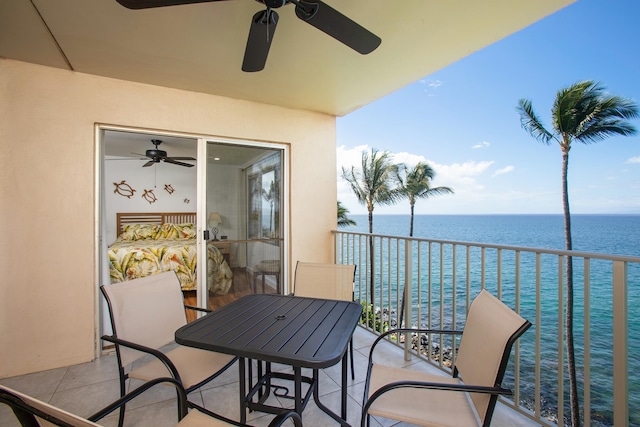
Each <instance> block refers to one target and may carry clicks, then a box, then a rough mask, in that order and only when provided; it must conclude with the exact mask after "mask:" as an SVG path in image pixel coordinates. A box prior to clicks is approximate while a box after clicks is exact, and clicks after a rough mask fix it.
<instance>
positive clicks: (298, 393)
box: [293, 366, 302, 416]
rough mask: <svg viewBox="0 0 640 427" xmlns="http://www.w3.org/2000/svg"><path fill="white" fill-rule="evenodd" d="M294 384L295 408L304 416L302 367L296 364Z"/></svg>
mask: <svg viewBox="0 0 640 427" xmlns="http://www.w3.org/2000/svg"><path fill="white" fill-rule="evenodd" d="M293 386H294V393H293V394H294V396H295V409H296V412H297V413H298V414H300V415H301V416H302V368H300V367H299V366H294V368H293Z"/></svg>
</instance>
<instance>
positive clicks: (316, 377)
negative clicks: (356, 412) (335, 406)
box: [313, 352, 351, 427]
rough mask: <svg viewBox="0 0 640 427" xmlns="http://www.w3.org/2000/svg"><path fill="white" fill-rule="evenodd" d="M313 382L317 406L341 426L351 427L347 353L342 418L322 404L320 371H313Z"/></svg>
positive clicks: (343, 363) (343, 367)
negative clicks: (348, 416)
mask: <svg viewBox="0 0 640 427" xmlns="http://www.w3.org/2000/svg"><path fill="white" fill-rule="evenodd" d="M313 382H314V383H315V388H314V390H313V400H315V402H316V405H317V406H318V408H320V409H321V410H322V411H323V412H324V413H326V414H327V415H329V416H330V417H331V418H333V419H334V420H336V421H337V422H339V423H340V425H341V426H344V427H351V426H350V425H349V424H348V423H347V352H345V353H344V356H342V394H341V408H340V415H341V416H340V417H339V416H338V414H336V413H334V412H333V411H332V410H331V409H329V408H327V407H326V406H324V404H322V402H320V392H319V390H318V384H319V382H320V379H319V375H318V370H317V369H314V370H313Z"/></svg>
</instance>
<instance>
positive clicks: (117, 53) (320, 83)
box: [0, 0, 574, 116]
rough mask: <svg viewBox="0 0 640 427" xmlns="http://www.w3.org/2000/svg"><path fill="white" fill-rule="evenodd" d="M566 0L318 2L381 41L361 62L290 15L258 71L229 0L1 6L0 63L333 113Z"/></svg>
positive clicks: (245, 10)
mask: <svg viewBox="0 0 640 427" xmlns="http://www.w3.org/2000/svg"><path fill="white" fill-rule="evenodd" d="M573 1H574V0H535V1H524V0H520V1H515V0H395V1H389V0H325V2H326V3H327V4H329V5H331V6H332V7H334V8H335V9H337V10H339V11H340V12H342V13H343V14H345V15H346V16H348V17H350V18H351V19H353V20H354V21H356V22H358V23H359V24H361V25H362V26H364V27H366V28H367V29H369V30H370V31H372V32H373V33H375V34H376V35H378V36H379V37H380V38H382V44H381V46H380V47H379V48H378V49H377V50H375V51H374V52H373V53H371V54H369V55H360V54H359V53H357V52H355V51H353V50H351V49H349V48H348V47H346V46H344V45H343V44H341V43H339V42H338V41H336V40H334V39H332V38H331V37H329V36H327V35H326V34H324V33H322V32H321V31H319V30H317V29H316V28H314V27H312V26H310V25H308V24H307V23H305V22H303V21H301V20H300V19H298V18H297V17H296V16H295V11H294V7H293V5H286V6H284V7H282V8H280V9H278V13H279V15H280V21H279V23H278V27H277V31H276V34H275V36H274V39H273V44H272V47H271V51H270V53H269V57H268V59H267V64H266V67H265V69H264V70H263V71H261V72H256V73H244V72H242V71H241V69H240V67H241V64H242V58H243V55H244V48H245V45H246V40H247V35H248V32H249V25H250V22H251V17H252V16H253V14H254V13H256V12H257V11H259V10H261V9H263V8H264V6H263V5H262V4H260V3H258V2H256V1H253V0H229V1H215V2H210V3H199V4H191V5H181V6H171V7H164V8H155V9H147V10H130V9H126V8H124V7H123V6H121V5H120V4H118V3H117V2H116V0H0V57H6V58H12V59H16V60H20V61H25V62H32V63H36V64H42V65H47V66H52V67H59V68H64V69H72V70H75V71H78V72H82V73H89V74H95V75H100V76H106V77H112V78H117V79H123V80H130V81H136V82H143V83H148V84H153V85H159V86H165V87H171V88H178V89H185V90H189V91H195V92H203V93H208V94H215V95H221V96H225V97H231V98H236V99H244V100H251V101H256V102H261V103H267V104H274V105H280V106H283V107H288V108H296V109H305V110H311V111H318V112H323V113H327V114H331V115H336V116H341V115H344V114H347V113H349V112H351V111H353V110H355V109H357V108H359V107H361V106H363V105H366V104H368V103H371V102H372V101H374V100H376V99H379V98H381V97H383V96H385V95H387V94H389V93H391V92H393V91H395V90H397V89H399V88H401V87H403V86H405V85H407V84H409V83H412V82H414V81H416V80H418V79H420V78H423V77H424V76H426V75H428V74H430V73H432V72H434V71H436V70H438V69H440V68H443V67H445V66H447V65H449V64H451V63H452V62H455V61H457V60H459V59H460V58H462V57H464V56H466V55H468V54H470V53H472V52H474V51H476V50H478V49H481V48H482V47H484V46H486V45H488V44H491V43H493V42H495V41H497V40H499V39H501V38H503V37H505V36H507V35H509V34H512V33H513V32H515V31H518V30H519V29H521V28H523V27H525V26H527V25H529V24H531V23H533V22H535V21H537V20H539V19H541V18H543V17H544V16H546V15H548V14H550V13H553V12H554V11H556V10H557V9H559V8H561V7H564V6H566V5H567V4H570V3H572V2H573Z"/></svg>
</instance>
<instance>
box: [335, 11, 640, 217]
mask: <svg viewBox="0 0 640 427" xmlns="http://www.w3.org/2000/svg"><path fill="white" fill-rule="evenodd" d="M587 79H590V80H596V81H599V82H601V83H602V84H603V85H604V86H605V87H606V88H607V90H608V91H609V92H611V93H612V94H615V95H620V96H624V97H628V98H631V99H633V100H635V101H636V102H638V103H640V1H638V0H578V1H577V2H576V3H574V4H572V5H570V6H568V7H566V8H565V9H563V10H561V11H559V12H557V13H556V14H554V15H551V16H549V17H547V18H545V19H543V20H541V21H539V22H537V23H535V24H533V25H531V26H530V27H527V28H525V29H523V30H522V31H520V32H518V33H515V34H513V35H511V36H509V37H507V38H505V39H503V40H501V41H499V42H497V43H495V44H493V45H491V46H488V47H486V48H484V49H482V50H480V51H478V52H476V53H474V54H472V55H470V56H468V57H466V58H463V59H462V60H460V61H458V62H457V63H455V64H452V65H450V66H448V67H446V68H444V69H442V70H440V71H438V72H436V73H433V74H431V75H427V76H425V77H424V78H423V79H421V80H420V81H417V82H415V83H413V84H411V85H409V86H407V87H405V88H402V89H400V90H398V91H397V92H394V93H393V94H390V95H387V96H386V97H384V98H382V99H380V100H378V101H376V102H374V103H372V104H370V105H368V106H366V107H363V108H361V109H359V110H357V111H355V112H353V113H351V114H348V115H347V116H345V117H341V118H338V123H337V155H338V175H340V170H341V166H347V167H350V165H351V164H355V165H356V166H357V167H358V166H359V163H360V159H361V153H362V151H363V150H369V149H370V148H372V147H373V148H376V149H378V150H380V151H389V152H391V153H392V154H393V155H394V160H395V162H405V163H408V164H415V163H416V162H417V161H426V162H427V163H429V164H430V165H431V166H432V167H433V168H434V169H435V170H436V173H437V175H436V179H435V180H434V181H433V185H434V186H449V187H451V188H452V189H453V190H454V191H455V194H453V195H444V196H436V197H433V198H429V199H426V200H425V199H423V200H419V201H418V202H417V203H416V214H485V213H498V214H499V213H504V214H511V213H540V214H560V213H562V204H561V187H560V184H561V153H560V149H559V147H558V145H557V144H555V143H554V144H552V145H549V146H547V145H544V144H541V143H538V142H537V141H536V140H534V139H533V138H532V137H531V136H530V135H529V134H528V133H527V132H526V131H524V130H523V129H522V128H521V126H520V119H519V115H518V113H517V112H516V109H515V108H516V105H517V102H518V100H519V99H520V98H529V99H531V100H532V102H533V107H534V109H535V110H536V112H537V114H538V116H539V117H540V118H541V119H542V121H543V122H544V123H545V125H546V126H547V128H550V127H551V126H550V110H551V106H552V103H553V100H554V98H555V95H556V92H557V91H558V90H559V89H560V88H563V87H566V86H569V85H571V84H572V83H574V82H577V81H580V80H587ZM634 125H635V126H636V128H637V129H638V131H639V135H637V136H633V137H626V138H625V137H616V138H609V139H606V140H604V141H602V142H599V143H597V144H590V145H584V144H580V143H575V144H574V145H573V146H572V149H571V152H570V157H569V197H570V203H571V211H572V213H634V214H639V213H640V120H636V121H634ZM338 200H340V201H341V202H342V203H343V204H344V205H345V206H346V207H347V208H348V209H349V211H350V214H364V213H366V212H367V211H366V208H365V207H364V206H363V205H360V204H359V203H358V202H357V200H356V199H355V196H353V193H352V192H351V190H350V188H349V187H348V184H347V183H346V182H345V181H344V180H342V179H341V178H340V176H339V177H338ZM374 213H375V214H395V213H398V214H408V213H409V205H408V202H406V201H403V202H400V203H399V204H397V205H394V206H376V208H375V210H374Z"/></svg>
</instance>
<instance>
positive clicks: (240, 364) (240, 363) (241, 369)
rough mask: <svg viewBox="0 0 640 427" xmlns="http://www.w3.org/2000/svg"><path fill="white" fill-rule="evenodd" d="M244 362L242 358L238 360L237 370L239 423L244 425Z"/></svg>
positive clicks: (245, 412) (245, 411) (245, 394)
mask: <svg viewBox="0 0 640 427" xmlns="http://www.w3.org/2000/svg"><path fill="white" fill-rule="evenodd" d="M245 364H246V360H245V358H244V357H239V358H238V370H239V376H240V378H239V382H240V384H239V386H240V387H239V388H240V423H242V424H246V422H247V410H246V405H245V399H246V398H247V392H246V383H245V381H246V378H245V377H246V375H245Z"/></svg>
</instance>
